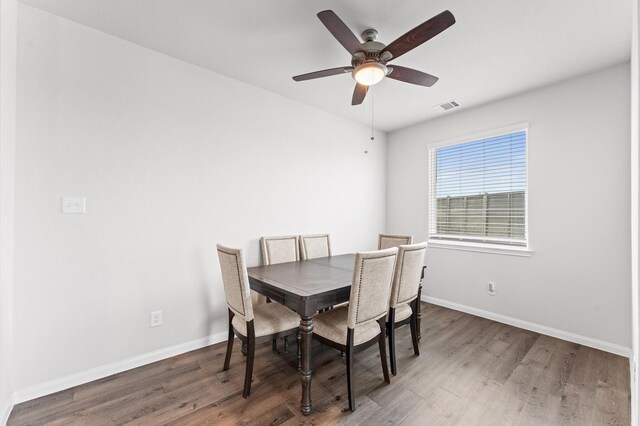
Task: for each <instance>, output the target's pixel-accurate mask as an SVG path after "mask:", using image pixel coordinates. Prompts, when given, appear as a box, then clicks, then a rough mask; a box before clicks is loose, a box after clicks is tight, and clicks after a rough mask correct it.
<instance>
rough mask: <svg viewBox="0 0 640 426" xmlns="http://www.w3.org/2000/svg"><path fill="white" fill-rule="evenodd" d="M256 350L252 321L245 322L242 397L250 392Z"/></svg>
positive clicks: (245, 396)
mask: <svg viewBox="0 0 640 426" xmlns="http://www.w3.org/2000/svg"><path fill="white" fill-rule="evenodd" d="M255 352H256V337H255V331H254V328H253V321H249V322H248V323H247V368H246V371H245V373H244V390H243V391H242V397H243V398H247V397H248V396H249V394H250V393H251V377H252V376H253V358H254V355H255Z"/></svg>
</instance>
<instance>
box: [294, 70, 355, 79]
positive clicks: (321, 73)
mask: <svg viewBox="0 0 640 426" xmlns="http://www.w3.org/2000/svg"><path fill="white" fill-rule="evenodd" d="M351 71H353V67H338V68H329V69H327V70H321V71H314V72H310V73H307V74H300V75H296V76H295V77H293V79H294V80H295V81H304V80H312V79H314V78H321V77H329V76H330V75H337V74H345V73H348V72H351Z"/></svg>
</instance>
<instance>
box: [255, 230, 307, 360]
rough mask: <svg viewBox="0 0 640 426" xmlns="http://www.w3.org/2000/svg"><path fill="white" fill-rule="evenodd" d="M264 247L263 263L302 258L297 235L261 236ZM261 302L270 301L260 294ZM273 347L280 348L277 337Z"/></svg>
mask: <svg viewBox="0 0 640 426" xmlns="http://www.w3.org/2000/svg"><path fill="white" fill-rule="evenodd" d="M260 247H261V248H262V264H263V265H275V264H278V263H285V262H296V261H298V260H300V239H299V238H298V236H297V235H280V236H275V237H262V238H260ZM258 301H259V302H260V303H264V302H267V303H270V302H271V301H270V300H269V299H267V298H266V297H265V296H262V295H258ZM272 348H273V350H274V352H275V351H277V350H278V346H277V342H276V339H273V344H272ZM284 351H285V353H287V352H289V346H288V340H287V338H286V337H285V339H284Z"/></svg>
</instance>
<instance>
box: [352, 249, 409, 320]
mask: <svg viewBox="0 0 640 426" xmlns="http://www.w3.org/2000/svg"><path fill="white" fill-rule="evenodd" d="M397 253H398V249H397V248H395V247H393V248H390V249H386V250H378V251H370V252H362V253H356V262H355V266H354V268H353V283H352V284H351V296H350V297H349V313H348V315H347V327H349V328H355V327H356V326H357V325H360V324H363V323H365V322H368V321H373V320H377V319H379V318H381V317H383V316H385V315H387V311H388V310H389V303H388V302H389V296H390V293H391V282H392V280H393V269H394V266H395V263H396V256H397Z"/></svg>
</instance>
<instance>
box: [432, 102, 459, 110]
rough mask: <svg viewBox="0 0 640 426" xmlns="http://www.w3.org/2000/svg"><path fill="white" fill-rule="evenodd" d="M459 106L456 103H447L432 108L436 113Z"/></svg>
mask: <svg viewBox="0 0 640 426" xmlns="http://www.w3.org/2000/svg"><path fill="white" fill-rule="evenodd" d="M459 106H460V104H459V103H457V102H456V101H449V102H445V103H443V104H440V105H436V106H434V107H433V108H435V109H437V110H438V111H449V110H450V109H453V108H457V107H459Z"/></svg>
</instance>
